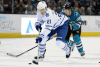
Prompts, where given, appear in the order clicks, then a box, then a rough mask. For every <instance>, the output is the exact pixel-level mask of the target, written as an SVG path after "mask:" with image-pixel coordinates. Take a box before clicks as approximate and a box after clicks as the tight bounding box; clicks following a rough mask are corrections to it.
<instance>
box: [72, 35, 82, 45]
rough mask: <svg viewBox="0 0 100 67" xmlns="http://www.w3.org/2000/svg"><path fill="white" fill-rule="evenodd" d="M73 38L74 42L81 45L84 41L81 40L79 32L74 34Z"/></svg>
mask: <svg viewBox="0 0 100 67" xmlns="http://www.w3.org/2000/svg"><path fill="white" fill-rule="evenodd" d="M73 40H74V42H75V43H76V45H79V44H81V43H82V42H81V38H80V36H79V35H78V34H76V35H73Z"/></svg>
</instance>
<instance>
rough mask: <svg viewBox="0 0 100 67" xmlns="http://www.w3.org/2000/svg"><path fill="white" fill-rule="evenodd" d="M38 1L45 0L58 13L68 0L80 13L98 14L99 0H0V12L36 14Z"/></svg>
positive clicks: (99, 12)
mask: <svg viewBox="0 0 100 67" xmlns="http://www.w3.org/2000/svg"><path fill="white" fill-rule="evenodd" d="M4 1H6V0H4ZM11 1H12V0H11ZM39 1H46V3H47V5H48V8H50V9H53V10H55V11H57V12H58V13H60V12H61V11H62V9H63V5H64V4H65V3H68V2H70V3H71V4H72V9H75V10H76V11H78V12H79V13H80V14H81V15H100V0H14V4H13V5H12V2H10V1H9V2H8V3H7V4H3V5H2V1H0V13H4V14H5V13H6V14H11V13H13V14H36V13H37V10H36V7H37V4H38V2H39Z"/></svg>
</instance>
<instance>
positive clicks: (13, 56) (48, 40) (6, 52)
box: [3, 36, 56, 57]
mask: <svg viewBox="0 0 100 67" xmlns="http://www.w3.org/2000/svg"><path fill="white" fill-rule="evenodd" d="M54 37H56V36H54ZM54 37H51V38H50V39H48V40H47V41H49V40H51V39H53V38H54ZM36 47H38V45H36V46H35V47H32V48H30V49H28V50H26V51H25V52H22V53H20V54H19V55H14V54H11V53H7V52H3V53H5V54H7V55H9V56H12V57H19V56H21V55H23V54H25V53H26V52H28V51H30V50H32V49H34V48H36Z"/></svg>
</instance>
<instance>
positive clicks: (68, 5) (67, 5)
mask: <svg viewBox="0 0 100 67" xmlns="http://www.w3.org/2000/svg"><path fill="white" fill-rule="evenodd" d="M63 8H64V9H71V3H67V4H64V6H63Z"/></svg>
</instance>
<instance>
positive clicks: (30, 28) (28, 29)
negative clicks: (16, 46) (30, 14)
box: [26, 21, 33, 33]
mask: <svg viewBox="0 0 100 67" xmlns="http://www.w3.org/2000/svg"><path fill="white" fill-rule="evenodd" d="M30 30H32V31H33V28H32V25H31V21H29V24H28V27H27V30H26V33H30Z"/></svg>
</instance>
